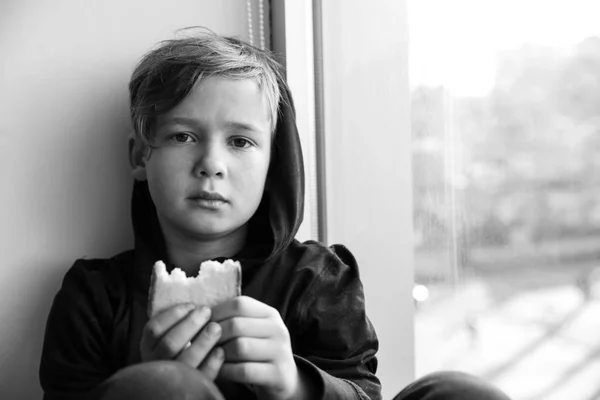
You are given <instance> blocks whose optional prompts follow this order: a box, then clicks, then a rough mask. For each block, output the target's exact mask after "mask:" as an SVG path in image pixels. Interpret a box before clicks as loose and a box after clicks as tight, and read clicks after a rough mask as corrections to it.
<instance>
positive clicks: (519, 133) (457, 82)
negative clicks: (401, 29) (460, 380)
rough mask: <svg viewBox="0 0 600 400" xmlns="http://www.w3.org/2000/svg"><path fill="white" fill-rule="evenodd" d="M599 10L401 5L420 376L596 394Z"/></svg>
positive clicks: (475, 2)
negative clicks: (456, 374) (440, 373)
mask: <svg viewBox="0 0 600 400" xmlns="http://www.w3.org/2000/svg"><path fill="white" fill-rule="evenodd" d="M598 15H600V4H599V3H598V2H597V1H595V0H590V1H583V0H576V1H574V0H569V1H566V0H563V1H551V2H549V1H542V0H539V1H537V0H507V1H502V2H500V1H481V0H472V1H468V0H454V1H451V2H448V1H446V0H408V20H409V36H410V56H409V60H410V73H409V77H410V78H409V80H410V86H411V89H410V90H411V128H412V144H413V146H412V159H413V189H414V191H413V202H414V206H413V221H414V237H415V253H414V255H415V288H414V291H413V295H414V298H415V305H416V311H415V353H416V375H417V377H419V376H422V375H424V374H426V373H428V372H432V371H435V370H440V369H458V370H463V371H466V372H469V373H473V374H476V375H478V376H481V377H483V378H485V379H487V380H489V381H491V382H492V383H495V384H496V385H498V386H499V387H500V388H502V389H503V390H505V391H506V392H507V393H508V394H509V395H510V396H512V397H514V398H516V399H530V400H534V399H539V400H542V399H544V400H550V399H569V400H591V399H598V398H600V383H599V381H598V377H599V376H600V340H599V339H598V332H599V331H600V25H599V24H598V21H597V16H598Z"/></svg>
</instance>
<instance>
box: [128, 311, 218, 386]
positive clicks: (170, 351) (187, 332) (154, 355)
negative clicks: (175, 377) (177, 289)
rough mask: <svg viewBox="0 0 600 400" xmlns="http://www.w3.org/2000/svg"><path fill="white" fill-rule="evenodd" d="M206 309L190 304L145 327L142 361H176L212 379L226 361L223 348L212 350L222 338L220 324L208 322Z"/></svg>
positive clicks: (167, 313)
mask: <svg viewBox="0 0 600 400" xmlns="http://www.w3.org/2000/svg"><path fill="white" fill-rule="evenodd" d="M210 316H211V310H210V309H209V308H206V307H204V308H201V309H194V306H193V305H191V304H181V305H177V306H173V307H171V308H168V309H166V310H164V311H162V312H160V313H158V314H157V315H155V316H154V317H153V318H151V319H150V320H149V321H148V322H147V323H146V326H144V331H143V333H142V340H141V341H140V353H141V356H142V361H153V360H178V361H181V362H183V363H184V364H187V365H188V366H190V367H192V368H198V369H199V370H200V371H201V372H203V373H204V374H205V376H206V377H207V378H208V379H210V380H214V379H215V377H216V376H217V374H218V373H219V369H220V368H221V365H223V362H224V360H225V357H224V352H223V349H221V348H214V346H215V345H216V344H217V342H218V340H219V338H220V337H221V328H220V326H219V324H217V323H214V322H211V323H209V321H210Z"/></svg>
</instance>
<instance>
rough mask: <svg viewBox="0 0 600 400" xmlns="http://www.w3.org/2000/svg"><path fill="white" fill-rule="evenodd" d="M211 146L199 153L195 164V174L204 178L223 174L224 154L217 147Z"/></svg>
mask: <svg viewBox="0 0 600 400" xmlns="http://www.w3.org/2000/svg"><path fill="white" fill-rule="evenodd" d="M213 147H214V146H211V147H209V148H206V149H205V151H204V152H203V153H202V154H201V155H199V157H198V160H197V162H196V165H195V174H196V175H197V176H202V177H206V178H210V177H214V176H217V177H222V176H224V175H225V163H224V156H223V154H221V152H220V151H219V149H215V148H213Z"/></svg>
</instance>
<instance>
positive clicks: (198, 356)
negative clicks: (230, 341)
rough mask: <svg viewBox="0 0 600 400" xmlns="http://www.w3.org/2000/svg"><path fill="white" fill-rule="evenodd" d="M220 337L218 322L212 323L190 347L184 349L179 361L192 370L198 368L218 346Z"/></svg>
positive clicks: (178, 358)
mask: <svg viewBox="0 0 600 400" xmlns="http://www.w3.org/2000/svg"><path fill="white" fill-rule="evenodd" d="M220 336H221V327H220V326H219V324H217V323H216V322H211V323H210V324H208V325H207V326H206V327H205V328H204V329H202V332H200V334H198V336H197V337H196V338H195V339H194V340H193V341H192V342H191V344H190V345H189V346H187V347H185V348H184V350H183V351H182V352H181V353H180V354H179V356H178V357H177V360H179V361H181V362H183V363H185V364H187V365H189V366H190V367H192V368H197V367H198V366H199V365H200V364H201V363H202V362H203V361H204V360H205V358H206V357H207V355H208V354H209V353H210V351H211V350H212V349H213V348H214V346H215V345H216V344H217V342H218V340H219V337H220ZM184 346H186V345H184Z"/></svg>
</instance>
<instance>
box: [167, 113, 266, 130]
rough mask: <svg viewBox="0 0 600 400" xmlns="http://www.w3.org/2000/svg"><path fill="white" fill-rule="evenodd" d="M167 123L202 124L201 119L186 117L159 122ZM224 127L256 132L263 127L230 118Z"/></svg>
mask: <svg viewBox="0 0 600 400" xmlns="http://www.w3.org/2000/svg"><path fill="white" fill-rule="evenodd" d="M167 124H182V125H194V126H202V122H201V121H198V120H196V119H194V118H186V117H171V118H166V119H165V120H163V121H162V123H161V125H167ZM225 127H227V128H229V129H235V130H243V131H249V132H257V133H260V132H263V129H260V128H259V127H258V126H256V125H254V124H252V123H247V122H240V121H231V120H229V121H225Z"/></svg>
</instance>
